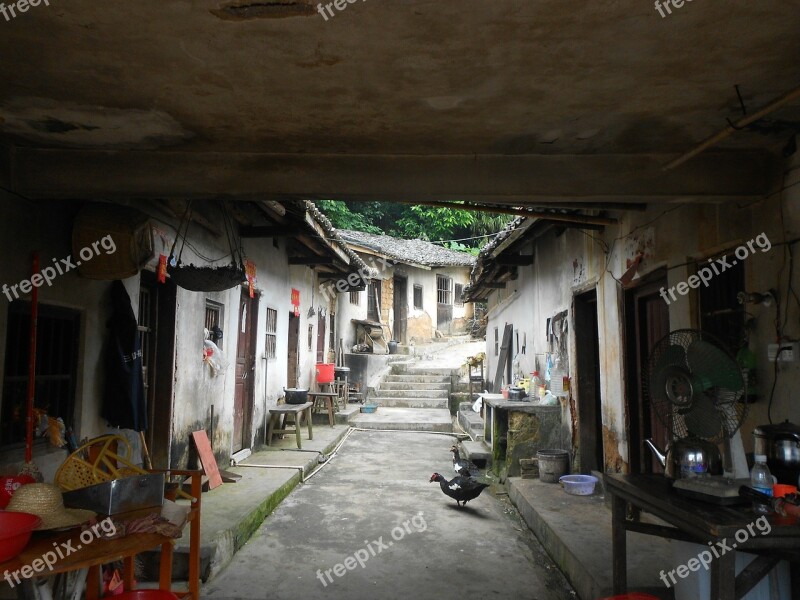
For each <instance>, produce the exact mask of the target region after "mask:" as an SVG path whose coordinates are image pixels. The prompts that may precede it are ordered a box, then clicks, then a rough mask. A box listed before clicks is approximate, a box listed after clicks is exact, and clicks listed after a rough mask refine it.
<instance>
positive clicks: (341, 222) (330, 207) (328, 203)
mask: <svg viewBox="0 0 800 600" xmlns="http://www.w3.org/2000/svg"><path fill="white" fill-rule="evenodd" d="M315 204H316V205H317V208H319V209H320V210H321V211H322V212H323V213H325V216H326V217H328V219H330V221H331V223H333V226H334V227H336V228H337V229H354V230H356V231H364V232H366V233H383V230H382V229H381V228H380V227H377V226H376V225H374V224H373V222H372V218H371V217H370V216H369V215H367V214H362V213H359V212H353V211H351V210H350V208H349V207H348V206H347V204H345V203H344V202H342V201H341V200H318V201H317V202H315Z"/></svg>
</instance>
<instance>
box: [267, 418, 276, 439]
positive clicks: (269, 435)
mask: <svg viewBox="0 0 800 600" xmlns="http://www.w3.org/2000/svg"><path fill="white" fill-rule="evenodd" d="M273 429H275V415H273V414H270V416H269V424H268V425H267V446H271V445H272V430H273Z"/></svg>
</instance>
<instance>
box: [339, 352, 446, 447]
mask: <svg viewBox="0 0 800 600" xmlns="http://www.w3.org/2000/svg"><path fill="white" fill-rule="evenodd" d="M450 393H451V369H448V368H438V369H436V368H424V367H417V366H415V365H414V364H413V363H411V364H409V363H400V364H395V365H392V370H391V373H390V374H388V375H386V376H385V377H384V378H383V380H382V381H381V382H380V384H379V385H377V386H376V387H375V389H374V391H371V392H370V394H369V403H370V404H377V405H378V410H377V412H376V413H374V414H359V415H357V416H355V417H354V418H353V419H351V423H352V424H353V426H355V427H364V428H369V429H403V430H413V431H441V432H448V433H449V432H452V431H453V422H452V417H451V415H450V408H449V406H450Z"/></svg>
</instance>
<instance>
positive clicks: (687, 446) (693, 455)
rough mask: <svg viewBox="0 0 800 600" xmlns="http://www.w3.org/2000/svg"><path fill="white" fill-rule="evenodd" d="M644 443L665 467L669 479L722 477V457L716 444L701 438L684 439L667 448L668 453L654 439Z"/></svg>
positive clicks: (665, 473)
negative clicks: (659, 447) (705, 476)
mask: <svg viewBox="0 0 800 600" xmlns="http://www.w3.org/2000/svg"><path fill="white" fill-rule="evenodd" d="M644 443H645V444H647V446H648V447H649V448H650V450H652V451H653V454H654V455H655V456H656V458H657V459H658V462H660V463H661V466H662V467H664V475H665V476H666V477H667V479H681V478H692V477H701V476H704V475H722V455H721V454H720V452H719V448H718V447H717V445H716V444H712V443H711V442H709V441H707V440H703V439H700V438H692V437H688V438H683V439H680V440H675V441H674V442H672V443H671V444H669V445H668V446H667V451H666V453H664V452H662V451H661V450H659V449H658V447H657V446H656V445H655V443H654V442H653V440H652V439H647V440H644Z"/></svg>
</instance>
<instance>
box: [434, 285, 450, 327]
mask: <svg viewBox="0 0 800 600" xmlns="http://www.w3.org/2000/svg"><path fill="white" fill-rule="evenodd" d="M452 322H453V278H452V277H446V276H444V275H437V276H436V329H438V330H439V331H441V332H442V333H447V334H449V333H450V325H451V324H452Z"/></svg>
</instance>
